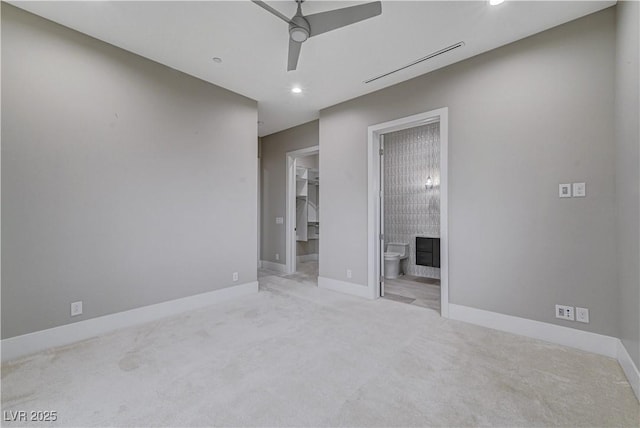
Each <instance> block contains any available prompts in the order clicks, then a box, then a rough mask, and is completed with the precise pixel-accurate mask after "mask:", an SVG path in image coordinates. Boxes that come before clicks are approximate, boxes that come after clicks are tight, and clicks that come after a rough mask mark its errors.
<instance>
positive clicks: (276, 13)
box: [251, 0, 291, 24]
mask: <svg viewBox="0 0 640 428" xmlns="http://www.w3.org/2000/svg"><path fill="white" fill-rule="evenodd" d="M251 1H252V2H254V3H255V4H257V5H258V6H260V7H261V8H263V9H264V10H266V11H267V12H269V13H272V14H274V15H275V16H277V17H278V18H280V19H282V20H283V21H284V22H286V23H287V24H288V23H289V22H290V21H291V20H290V19H289V18H287V17H286V16H284V15H283V14H281V13H280V12H278V11H277V10H275V9H274V8H272V7H271V6H269V5H268V4H266V3H265V2H263V1H260V0H251Z"/></svg>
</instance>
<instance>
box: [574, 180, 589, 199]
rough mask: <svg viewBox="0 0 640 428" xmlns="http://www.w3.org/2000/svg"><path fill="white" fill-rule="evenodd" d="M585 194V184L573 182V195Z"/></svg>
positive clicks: (575, 196)
mask: <svg viewBox="0 0 640 428" xmlns="http://www.w3.org/2000/svg"><path fill="white" fill-rule="evenodd" d="M585 196H587V184H586V183H573V197H574V198H584V197H585Z"/></svg>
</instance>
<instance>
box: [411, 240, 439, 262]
mask: <svg viewBox="0 0 640 428" xmlns="http://www.w3.org/2000/svg"><path fill="white" fill-rule="evenodd" d="M416 264H417V265H421V266H431V267H437V268H439V267H440V238H425V237H422V236H416Z"/></svg>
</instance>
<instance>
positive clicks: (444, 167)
mask: <svg viewBox="0 0 640 428" xmlns="http://www.w3.org/2000/svg"><path fill="white" fill-rule="evenodd" d="M435 122H440V184H439V186H440V314H441V316H442V317H444V318H448V317H449V235H448V224H449V221H448V220H449V209H448V203H449V202H448V201H449V198H448V196H449V194H448V189H449V178H448V150H449V140H448V136H449V109H448V108H447V107H443V108H439V109H436V110H431V111H427V112H424V113H418V114H415V115H412V116H407V117H403V118H400V119H396V120H392V121H389V122H383V123H378V124H376V125H371V126H369V128H368V131H367V133H368V144H367V151H368V192H367V193H368V197H367V199H368V201H367V202H368V203H367V214H368V222H367V224H368V236H367V248H368V249H367V251H368V259H367V260H368V278H369V280H368V287H369V293H370V295H371V297H372V298H374V299H377V298H379V297H380V280H381V278H380V271H381V266H380V264H381V262H380V257H381V254H382V252H383V251H384V250H382V252H381V248H380V228H381V221H382V220H383V219H382V218H381V215H380V195H381V190H382V189H381V186H380V184H381V183H380V175H381V173H382V171H381V167H380V139H381V138H380V137H381V136H382V135H383V134H387V133H389V132H394V131H400V130H403V129H408V128H415V127H416V126H421V125H426V124H429V123H435Z"/></svg>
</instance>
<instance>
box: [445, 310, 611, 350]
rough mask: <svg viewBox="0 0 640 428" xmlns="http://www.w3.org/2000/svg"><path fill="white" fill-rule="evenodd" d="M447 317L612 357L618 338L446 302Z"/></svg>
mask: <svg viewBox="0 0 640 428" xmlns="http://www.w3.org/2000/svg"><path fill="white" fill-rule="evenodd" d="M449 318H451V319H454V320H458V321H465V322H468V323H471V324H476V325H481V326H483V327H489V328H492V329H494V330H500V331H506V332H509V333H515V334H519V335H521V336H527V337H532V338H534V339H540V340H544V341H547V342H551V343H556V344H558V345H564V346H569V347H571V348H576V349H581V350H583V351H588V352H593V353H595V354H600V355H604V356H607V357H611V358H616V357H617V355H618V340H619V339H618V338H615V337H611V336H605V335H602V334H597V333H591V332H588V331H582V330H576V329H575V328H569V327H563V326H560V325H555V324H549V323H546V322H541V321H534V320H530V319H526V318H520V317H514V316H511V315H505V314H500V313H497V312H491V311H485V310H482V309H476V308H471V307H468V306H462V305H456V304H453V303H449Z"/></svg>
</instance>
